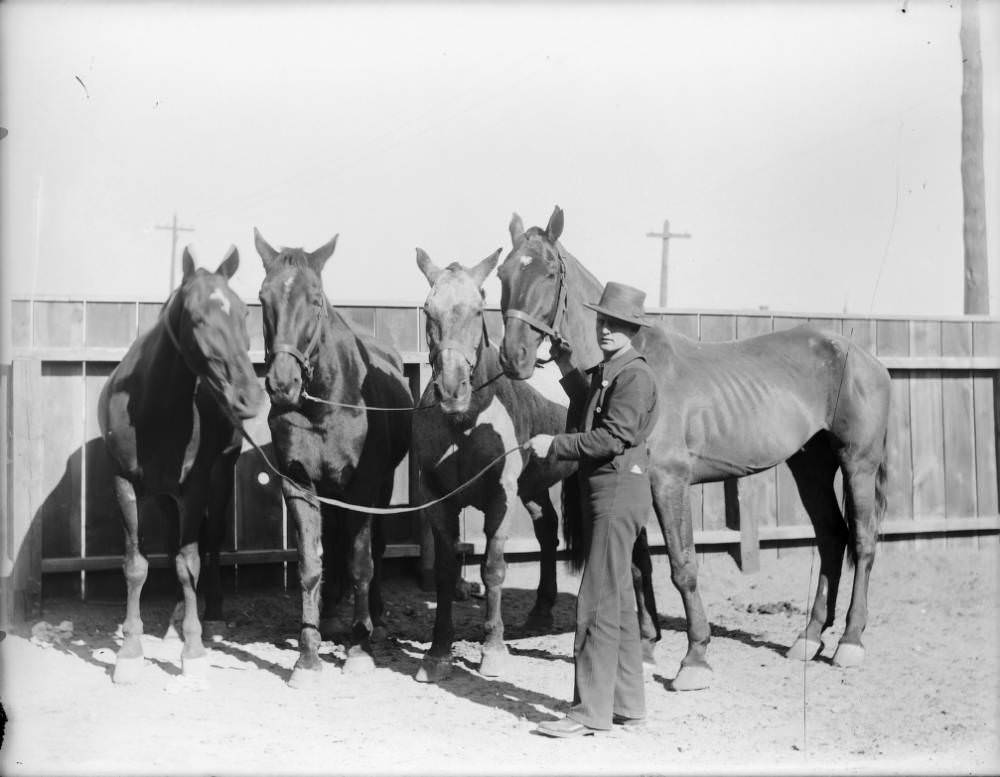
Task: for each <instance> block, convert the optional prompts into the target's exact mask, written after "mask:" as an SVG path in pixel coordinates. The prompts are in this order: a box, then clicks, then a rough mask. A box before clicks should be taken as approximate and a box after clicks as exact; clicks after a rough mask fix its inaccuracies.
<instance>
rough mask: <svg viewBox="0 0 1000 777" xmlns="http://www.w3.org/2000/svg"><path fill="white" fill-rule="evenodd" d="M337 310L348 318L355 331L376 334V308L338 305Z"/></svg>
mask: <svg viewBox="0 0 1000 777" xmlns="http://www.w3.org/2000/svg"><path fill="white" fill-rule="evenodd" d="M337 312H338V313H340V315H342V316H343V317H344V318H345V319H347V322H348V323H349V324H350V325H351V326H352V327H353V328H354V330H355V331H357V332H361V333H363V334H366V335H374V334H375V308H365V307H340V306H339V305H338V306H337Z"/></svg>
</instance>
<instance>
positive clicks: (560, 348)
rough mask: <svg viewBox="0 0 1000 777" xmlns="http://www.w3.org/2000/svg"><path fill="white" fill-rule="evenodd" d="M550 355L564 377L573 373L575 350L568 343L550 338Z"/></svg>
mask: <svg viewBox="0 0 1000 777" xmlns="http://www.w3.org/2000/svg"><path fill="white" fill-rule="evenodd" d="M549 355H550V356H551V357H552V361H554V362H555V363H556V366H557V367H559V372H561V373H562V374H563V375H565V374H566V373H567V372H572V371H573V349H572V347H570V344H569V343H568V342H566V341H565V340H563V339H561V338H560V339H556V338H550V339H549Z"/></svg>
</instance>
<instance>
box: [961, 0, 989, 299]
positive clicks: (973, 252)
mask: <svg viewBox="0 0 1000 777" xmlns="http://www.w3.org/2000/svg"><path fill="white" fill-rule="evenodd" d="M959 42H960V44H961V52H962V212H963V219H962V237H963V244H964V248H965V267H964V269H965V273H964V279H965V283H964V286H965V293H964V300H963V304H962V311H963V312H964V313H965V314H967V315H968V314H973V313H976V314H989V312H990V279H989V270H988V267H989V265H988V261H987V258H988V257H987V253H986V185H985V178H984V171H983V58H982V53H981V51H980V44H979V4H978V0H962V16H961V24H960V27H959Z"/></svg>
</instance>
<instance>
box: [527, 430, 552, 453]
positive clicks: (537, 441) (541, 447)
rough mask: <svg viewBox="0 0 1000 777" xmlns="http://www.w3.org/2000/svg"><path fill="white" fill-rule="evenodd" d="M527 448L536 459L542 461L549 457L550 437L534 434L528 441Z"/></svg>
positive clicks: (549, 435)
mask: <svg viewBox="0 0 1000 777" xmlns="http://www.w3.org/2000/svg"><path fill="white" fill-rule="evenodd" d="M528 446H529V447H530V448H531V452H532V453H534V454H535V455H536V456H537V457H538V458H540V459H544V458H545V457H546V456H548V455H549V448H551V447H552V435H551V434H536V435H535V436H534V437H532V438H531V439H530V440H528Z"/></svg>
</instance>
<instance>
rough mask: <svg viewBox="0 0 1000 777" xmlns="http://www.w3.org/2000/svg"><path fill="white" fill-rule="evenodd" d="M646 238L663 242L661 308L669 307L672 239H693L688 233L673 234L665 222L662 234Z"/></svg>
mask: <svg viewBox="0 0 1000 777" xmlns="http://www.w3.org/2000/svg"><path fill="white" fill-rule="evenodd" d="M646 237H658V238H660V239H661V240H662V241H663V257H662V258H661V259H660V307H661V308H665V307H666V306H667V263H668V256H669V251H670V238H672V237H691V235H690V233H688V232H671V231H670V222H669V221H667V220H666V219H664V220H663V231H662V232H647V233H646Z"/></svg>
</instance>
